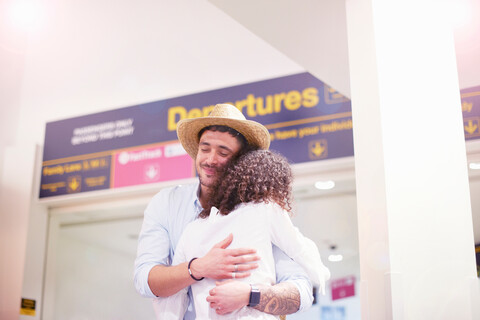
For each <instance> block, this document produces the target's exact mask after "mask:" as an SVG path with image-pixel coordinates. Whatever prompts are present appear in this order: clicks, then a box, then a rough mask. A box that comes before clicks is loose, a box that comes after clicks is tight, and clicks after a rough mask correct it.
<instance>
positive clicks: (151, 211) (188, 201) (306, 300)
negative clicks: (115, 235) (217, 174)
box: [134, 181, 313, 319]
mask: <svg viewBox="0 0 480 320" xmlns="http://www.w3.org/2000/svg"><path fill="white" fill-rule="evenodd" d="M198 186H199V183H198V181H197V182H196V183H193V184H187V185H183V186H175V187H171V188H165V189H162V190H161V191H160V192H159V193H157V194H156V195H155V196H154V197H153V198H152V200H151V201H150V203H149V204H148V206H147V208H146V209H145V214H144V220H143V225H142V230H141V232H140V236H139V239H138V249H137V258H136V260H135V274H134V283H135V288H136V290H137V291H138V292H139V293H140V294H141V295H142V296H144V297H148V298H155V295H154V294H153V293H152V291H151V290H150V287H149V285H148V274H149V273H150V270H151V269H152V268H153V267H154V266H156V265H167V266H168V265H170V264H171V261H172V259H173V256H174V254H175V248H176V246H177V243H178V240H179V239H180V236H181V235H182V232H183V231H184V229H185V227H186V226H187V225H188V224H189V223H190V222H192V221H194V220H195V219H196V218H197V216H198V214H199V213H200V212H201V210H202V206H201V205H200V201H199V200H198V195H197V192H198ZM273 252H274V258H275V263H276V265H275V268H276V270H277V274H276V276H277V279H276V283H280V282H290V283H292V284H294V285H295V286H296V287H297V289H298V291H299V293H300V301H301V304H300V310H299V311H303V310H305V309H306V308H309V307H310V306H311V305H312V301H313V296H312V286H311V283H310V282H309V280H308V277H307V275H306V274H305V272H304V271H303V270H302V268H300V266H299V265H298V264H296V263H295V262H293V261H292V260H291V259H289V258H288V257H287V256H286V255H285V254H284V253H283V252H282V251H281V250H279V249H278V248H277V247H276V246H273ZM185 319H195V310H194V308H193V303H192V302H190V305H189V307H188V310H187V313H186V315H185Z"/></svg>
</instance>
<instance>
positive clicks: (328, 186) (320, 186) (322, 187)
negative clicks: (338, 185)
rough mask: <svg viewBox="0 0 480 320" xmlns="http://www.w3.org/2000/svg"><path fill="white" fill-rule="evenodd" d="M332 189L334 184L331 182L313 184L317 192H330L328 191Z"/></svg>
mask: <svg viewBox="0 0 480 320" xmlns="http://www.w3.org/2000/svg"><path fill="white" fill-rule="evenodd" d="M334 187H335V182H334V181H332V180H327V181H317V182H315V188H317V189H319V190H330V189H333V188H334Z"/></svg>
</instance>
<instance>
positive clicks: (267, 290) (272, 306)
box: [255, 283, 300, 315]
mask: <svg viewBox="0 0 480 320" xmlns="http://www.w3.org/2000/svg"><path fill="white" fill-rule="evenodd" d="M259 289H260V292H261V294H260V303H259V304H258V305H257V306H256V307H255V309H257V310H259V311H262V312H265V313H269V314H273V315H285V314H291V313H294V312H297V311H298V309H299V308H300V293H299V292H298V289H297V287H295V285H293V284H291V283H279V284H276V285H274V286H259Z"/></svg>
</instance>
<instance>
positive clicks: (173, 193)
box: [153, 182, 198, 201]
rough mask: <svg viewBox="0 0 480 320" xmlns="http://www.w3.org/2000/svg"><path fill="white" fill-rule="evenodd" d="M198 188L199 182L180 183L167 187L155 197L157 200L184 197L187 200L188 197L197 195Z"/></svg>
mask: <svg viewBox="0 0 480 320" xmlns="http://www.w3.org/2000/svg"><path fill="white" fill-rule="evenodd" d="M197 189H198V182H192V183H188V184H179V185H175V186H171V187H166V188H163V189H162V190H160V191H159V192H157V194H155V196H154V197H153V200H154V201H155V200H156V201H168V200H175V199H178V198H182V199H183V200H185V198H186V197H192V198H193V197H196V192H197Z"/></svg>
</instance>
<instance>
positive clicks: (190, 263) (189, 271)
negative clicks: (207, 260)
mask: <svg viewBox="0 0 480 320" xmlns="http://www.w3.org/2000/svg"><path fill="white" fill-rule="evenodd" d="M195 259H197V258H192V260H190V262H189V263H188V273H190V277H192V279H193V280H195V281H200V280H203V279H205V277H201V278H200V279H198V278H195V277H194V276H193V274H192V270H190V266H191V265H192V262H193V260H195Z"/></svg>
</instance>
